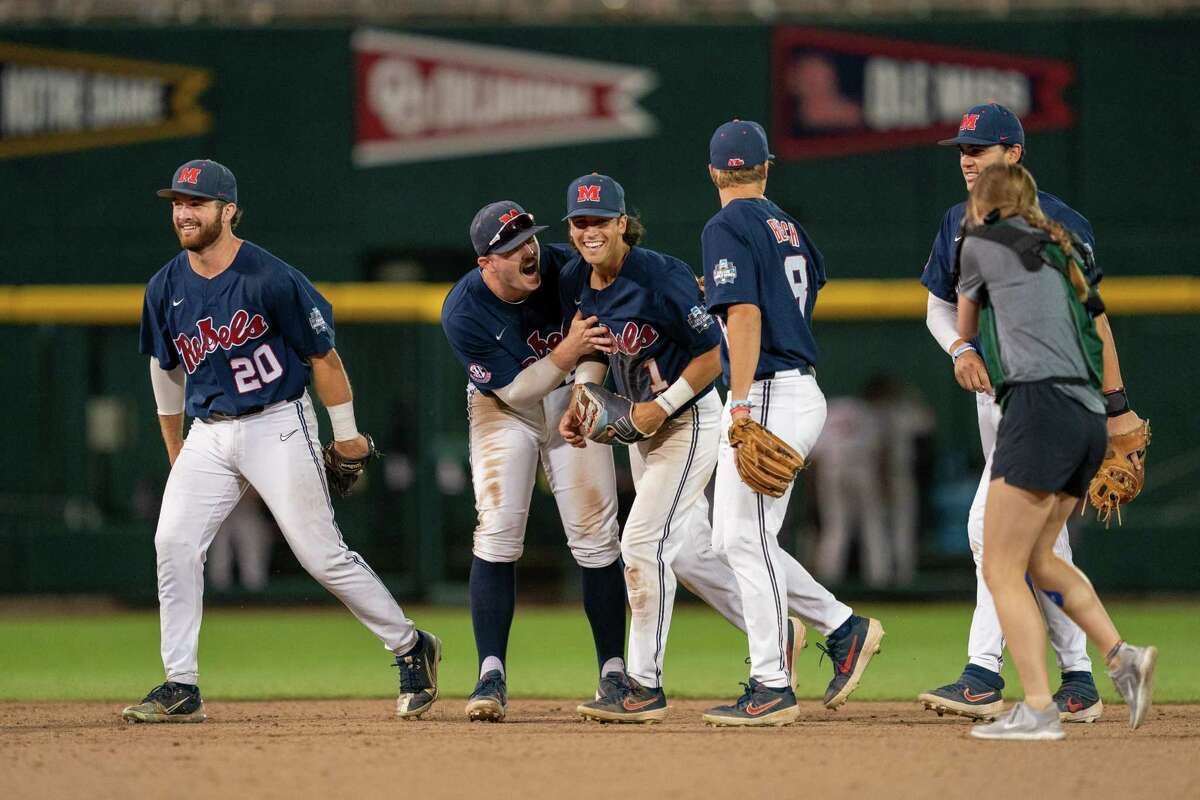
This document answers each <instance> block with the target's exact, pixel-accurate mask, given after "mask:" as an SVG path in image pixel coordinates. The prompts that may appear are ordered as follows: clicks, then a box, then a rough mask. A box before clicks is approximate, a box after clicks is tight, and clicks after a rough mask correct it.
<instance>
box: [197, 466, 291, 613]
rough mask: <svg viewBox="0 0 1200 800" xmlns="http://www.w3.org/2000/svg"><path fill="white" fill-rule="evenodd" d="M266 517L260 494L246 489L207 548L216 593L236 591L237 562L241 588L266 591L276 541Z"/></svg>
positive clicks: (250, 590)
mask: <svg viewBox="0 0 1200 800" xmlns="http://www.w3.org/2000/svg"><path fill="white" fill-rule="evenodd" d="M266 513H267V510H266V507H265V506H263V501H262V499H261V498H260V497H259V496H258V492H256V491H254V489H253V488H249V489H247V490H246V493H245V494H244V495H242V499H241V500H239V501H238V504H237V505H236V506H234V508H233V511H232V512H231V513H230V514H229V516H228V517H227V518H226V519H225V522H224V524H222V525H221V529H220V530H219V531H217V535H216V536H215V537H214V538H213V542H212V545H211V546H210V547H209V548H208V569H207V572H208V584H209V586H211V587H212V588H213V589H215V590H216V591H218V592H228V591H230V590H232V589H233V588H234V583H233V565H234V563H235V562H236V563H237V577H238V585H239V586H240V587H241V588H242V589H245V590H246V591H247V592H263V591H266V588H267V576H268V575H269V574H270V571H271V546H272V543H273V539H274V538H275V537H274V535H273V534H274V531H272V529H271V523H270V522H268V521H267V517H266Z"/></svg>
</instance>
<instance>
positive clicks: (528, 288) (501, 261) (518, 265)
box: [479, 236, 542, 303]
mask: <svg viewBox="0 0 1200 800" xmlns="http://www.w3.org/2000/svg"><path fill="white" fill-rule="evenodd" d="M540 255H541V249H540V247H539V245H538V240H537V237H536V236H533V237H530V238H529V239H527V240H525V241H524V242H522V243H521V244H520V245H518V246H517V247H515V248H514V249H512V250H509V251H508V252H507V253H491V254H489V255H486V256H480V257H479V269H480V270H481V271H482V272H483V281H484V283H486V284H487V286H488V288H489V289H491V290H492V292H494V293H495V295H496V296H497V297H499V298H500V299H501V300H507V301H508V302H510V303H512V302H516V301H518V300H523V299H525V298H526V297H528V296H529V295H530V294H531V293H532V292H533V291H534V290H535V289H537V288H538V287H539V286H541V285H542V273H541V272H540V271H539V270H538V260H539V258H540Z"/></svg>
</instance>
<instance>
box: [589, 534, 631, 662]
mask: <svg viewBox="0 0 1200 800" xmlns="http://www.w3.org/2000/svg"><path fill="white" fill-rule="evenodd" d="M579 569H580V571H581V572H582V573H583V610H584V613H586V614H587V618H588V622H589V623H591V626H592V638H593V639H594V640H595V642H596V661H597V665H598V666H599V667H603V666H604V662H605V661H608V660H609V659H610V658H624V657H625V569H624V567H623V566H622V564H621V559H619V558H618V559H617V560H616V561H614V562H613V563H611V564H609V565H608V566H607V567H594V568H593V567H580V568H579Z"/></svg>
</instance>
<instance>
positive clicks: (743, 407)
mask: <svg viewBox="0 0 1200 800" xmlns="http://www.w3.org/2000/svg"><path fill="white" fill-rule="evenodd" d="M752 408H754V403H751V402H750V401H749V400H734V401H733V402H731V403H730V404H729V416H733V415H734V414H737V413H738V412H740V411H745V412H746V413H747V414H749V413H750V409H752Z"/></svg>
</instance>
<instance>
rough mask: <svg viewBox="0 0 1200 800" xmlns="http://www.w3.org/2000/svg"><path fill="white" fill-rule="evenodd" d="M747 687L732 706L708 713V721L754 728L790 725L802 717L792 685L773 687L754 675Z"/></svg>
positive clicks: (706, 719)
mask: <svg viewBox="0 0 1200 800" xmlns="http://www.w3.org/2000/svg"><path fill="white" fill-rule="evenodd" d="M742 687H743V688H744V689H745V690H746V691H745V692H743V693H742V696H741V697H739V698H738V700H737V702H736V703H734V704H733V705H731V706H717V707H716V708H710V709H709V710H708V711H705V712H704V717H703V719H704V721H705V722H707V723H708V724H709V725H714V726H717V727H723V726H729V727H743V728H745V727H753V726H758V725H763V726H766V725H773V726H780V725H788V724H790V723H793V722H795V721H796V719H797V718H798V717H799V716H800V707H799V706H797V705H796V693H795V692H793V691H792V689H791V687H790V686H784V687H781V688H779V689H772V688H771V687H770V686H764V685H762V684H761V683H759V682H758V681H757V680H755V679H754V678H751V679H750V683H743V684H742Z"/></svg>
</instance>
